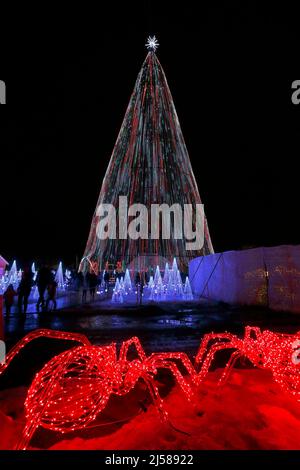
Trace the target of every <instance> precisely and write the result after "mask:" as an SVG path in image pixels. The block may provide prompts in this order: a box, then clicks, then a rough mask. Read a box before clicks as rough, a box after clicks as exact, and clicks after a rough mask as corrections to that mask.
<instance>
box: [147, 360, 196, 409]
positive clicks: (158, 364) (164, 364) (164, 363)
mask: <svg viewBox="0 0 300 470" xmlns="http://www.w3.org/2000/svg"><path fill="white" fill-rule="evenodd" d="M175 354H176V353H175ZM178 354H180V353H178ZM158 356H161V355H160V354H158ZM166 359H167V360H165V359H162V358H161V357H159V358H157V359H155V355H154V357H153V361H152V366H154V367H155V369H156V368H158V369H169V370H170V371H171V372H172V374H173V376H174V377H175V379H176V381H177V382H178V384H179V385H180V387H181V389H182V391H183V393H184V394H185V396H186V397H187V399H188V400H189V401H191V400H192V398H193V395H194V394H193V391H192V389H191V386H190V385H189V383H188V382H187V381H186V380H185V378H184V377H183V375H182V373H181V372H180V370H179V369H178V366H177V364H175V363H174V362H172V361H171V360H168V359H170V356H169V355H168V354H167V353H166ZM172 359H174V358H172ZM176 359H179V357H176Z"/></svg>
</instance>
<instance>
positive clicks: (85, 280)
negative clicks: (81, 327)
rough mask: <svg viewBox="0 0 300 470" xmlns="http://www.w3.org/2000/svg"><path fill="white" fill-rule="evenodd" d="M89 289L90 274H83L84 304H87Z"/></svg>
mask: <svg viewBox="0 0 300 470" xmlns="http://www.w3.org/2000/svg"><path fill="white" fill-rule="evenodd" d="M88 289H89V273H86V274H83V278H82V303H85V302H86V294H87V291H88Z"/></svg>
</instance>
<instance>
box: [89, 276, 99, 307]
mask: <svg viewBox="0 0 300 470" xmlns="http://www.w3.org/2000/svg"><path fill="white" fill-rule="evenodd" d="M97 285H98V276H97V274H96V273H95V272H94V271H92V272H90V275H89V287H90V299H91V300H92V301H94V300H95V293H96V287H97Z"/></svg>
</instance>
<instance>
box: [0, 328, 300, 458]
mask: <svg viewBox="0 0 300 470" xmlns="http://www.w3.org/2000/svg"><path fill="white" fill-rule="evenodd" d="M40 337H49V338H57V339H62V340H72V341H76V342H79V343H81V345H80V346H76V347H73V348H72V349H70V350H67V351H64V352H63V353H61V354H58V355H57V356H55V357H54V358H53V359H51V360H50V361H49V362H48V363H47V364H45V366H44V367H43V368H42V369H41V371H40V372H38V373H37V374H36V376H35V378H34V380H33V382H32V384H31V386H30V388H29V390H28V395H27V398H26V401H25V410H26V425H25V428H24V431H23V433H22V438H21V440H20V442H19V444H18V448H19V449H26V448H27V447H28V445H29V442H30V440H31V438H32V436H33V434H34V433H35V431H36V430H37V428H38V427H40V426H41V427H43V428H47V429H51V430H53V431H57V432H61V433H66V432H70V431H76V430H79V429H82V428H85V427H87V426H88V425H89V424H90V423H91V422H92V421H94V420H95V418H96V417H97V416H98V414H99V413H101V411H102V410H104V408H105V407H106V405H107V403H108V400H109V398H110V396H112V395H118V396H123V395H126V394H127V393H128V392H129V391H130V390H132V389H133V388H134V387H135V385H136V384H137V382H138V381H139V380H140V379H142V380H143V381H144V382H145V383H146V385H147V387H148V390H149V392H150V395H151V397H152V400H153V402H154V404H155V406H156V408H157V409H158V411H159V413H160V416H161V418H162V419H163V421H166V422H168V413H167V411H166V410H165V409H164V406H163V400H162V398H161V397H160V395H159V391H158V388H157V386H156V384H155V376H156V374H157V370H158V369H161V368H164V369H168V370H169V371H170V372H171V373H172V374H173V376H174V377H175V379H176V381H177V382H178V384H179V385H180V387H181V389H182V391H183V392H184V394H185V396H186V397H187V399H188V400H189V401H190V402H191V403H194V402H195V399H194V394H193V388H195V387H198V386H199V385H200V384H201V382H202V381H203V380H204V379H205V377H206V375H207V373H208V371H209V368H210V366H211V363H212V361H213V360H214V357H215V355H216V353H217V352H218V351H220V350H223V349H234V350H235V351H234V352H233V353H232V354H231V356H230V359H229V361H228V362H227V364H226V366H225V369H224V371H223V374H222V376H221V379H220V383H224V382H225V381H226V380H227V379H228V376H229V373H230V371H231V369H232V367H233V366H234V364H235V362H236V361H237V359H238V358H239V357H241V356H244V357H247V358H248V359H249V360H250V361H251V362H252V364H253V365H254V366H256V367H259V368H263V369H268V370H270V371H271V372H272V375H273V378H274V380H275V382H277V383H278V384H279V385H280V386H281V388H282V389H283V390H284V391H286V392H289V393H291V394H292V395H293V396H296V397H297V399H299V400H300V365H299V361H297V360H293V359H294V358H295V354H296V356H297V354H298V351H299V352H300V349H297V348H299V339H300V332H299V333H297V334H295V335H286V334H278V333H273V332H271V331H268V330H265V331H261V330H260V329H259V328H257V327H249V326H247V327H246V329H245V336H244V338H239V337H238V336H236V335H233V334H231V333H219V334H218V333H210V334H208V335H205V336H204V338H203V340H202V342H201V345H200V348H199V351H198V353H197V356H196V361H195V366H194V365H193V364H192V362H191V360H190V359H189V357H188V356H187V355H186V354H185V353H182V352H176V353H173V352H170V353H153V354H151V355H150V356H148V357H147V356H146V354H145V351H144V349H143V348H142V346H141V344H140V341H139V339H138V338H137V337H133V338H131V339H129V340H128V341H125V342H123V343H122V345H121V348H120V352H119V356H118V354H117V347H116V344H115V343H112V344H110V345H109V346H93V345H91V343H90V342H89V340H88V339H87V338H86V337H85V336H84V335H80V334H76V333H65V332H60V331H52V330H36V331H34V332H31V333H29V334H28V335H27V336H25V337H24V338H23V339H22V340H21V341H19V343H17V345H16V346H15V347H14V348H12V349H11V351H10V352H9V353H8V355H7V360H6V363H5V364H3V365H1V366H0V374H1V373H2V372H3V371H4V370H5V369H6V368H7V367H8V365H9V364H10V362H11V361H12V360H13V358H14V357H15V356H16V355H17V354H18V353H19V352H20V351H21V350H22V349H23V347H24V346H26V344H28V343H29V342H30V341H32V340H33V339H36V338H40ZM130 346H134V347H135V349H136V353H137V358H136V359H134V360H128V358H127V356H128V350H129V348H130ZM179 367H180V368H184V369H185V372H186V375H185V376H183V375H182V372H181V371H180V369H179Z"/></svg>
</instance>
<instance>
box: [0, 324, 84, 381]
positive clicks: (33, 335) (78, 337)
mask: <svg viewBox="0 0 300 470" xmlns="http://www.w3.org/2000/svg"><path fill="white" fill-rule="evenodd" d="M37 338H55V339H62V340H70V341H76V342H78V343H81V344H82V345H84V346H90V345H91V343H90V341H89V340H88V338H87V337H86V336H85V335H82V334H80V333H69V332H64V331H56V330H49V329H38V330H34V331H31V332H30V333H28V334H27V335H26V336H24V338H22V339H21V340H20V341H18V343H17V344H16V345H15V346H13V347H12V348H11V350H10V351H9V353H8V354H7V355H6V360H5V363H4V364H1V365H0V375H1V374H2V373H3V372H4V371H5V369H7V367H8V366H9V364H10V363H11V361H12V360H13V359H14V357H16V356H17V354H19V352H20V351H21V350H22V349H23V348H24V347H25V346H26V345H27V344H28V343H30V342H31V341H33V340H34V339H37Z"/></svg>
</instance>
